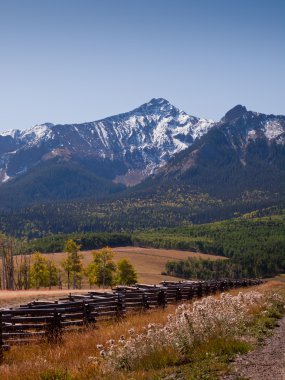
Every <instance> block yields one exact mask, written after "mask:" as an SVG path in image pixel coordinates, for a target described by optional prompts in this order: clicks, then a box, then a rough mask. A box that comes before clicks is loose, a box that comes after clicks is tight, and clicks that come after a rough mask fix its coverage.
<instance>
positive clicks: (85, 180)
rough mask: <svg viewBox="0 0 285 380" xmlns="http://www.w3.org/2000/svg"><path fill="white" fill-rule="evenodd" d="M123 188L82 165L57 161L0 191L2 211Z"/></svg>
mask: <svg viewBox="0 0 285 380" xmlns="http://www.w3.org/2000/svg"><path fill="white" fill-rule="evenodd" d="M123 189H124V186H123V185H121V184H118V185H116V184H114V183H112V181H110V180H108V179H105V178H102V177H98V176H96V175H95V174H93V173H92V172H90V171H89V170H87V169H85V168H84V167H83V166H80V165H78V164H77V163H74V162H71V161H63V160H58V159H57V158H54V159H53V160H49V161H46V162H44V163H41V164H39V165H38V166H37V167H34V168H32V169H31V170H30V171H29V172H28V173H27V174H26V175H25V176H19V177H18V178H16V179H15V180H14V181H12V182H8V183H7V184H5V186H2V187H1V189H0V204H1V208H2V210H5V209H11V208H13V209H14V208H20V207H23V206H27V205H29V204H36V203H42V202H45V203H46V202H49V201H53V202H54V201H62V200H75V199H84V198H86V197H89V198H90V197H92V199H94V200H98V199H101V198H103V197H108V196H110V195H112V194H114V193H116V192H118V191H122V190H123Z"/></svg>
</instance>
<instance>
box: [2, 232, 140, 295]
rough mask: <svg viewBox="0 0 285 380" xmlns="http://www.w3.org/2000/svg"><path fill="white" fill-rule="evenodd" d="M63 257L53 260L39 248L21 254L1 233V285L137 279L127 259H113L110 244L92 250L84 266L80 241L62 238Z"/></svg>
mask: <svg viewBox="0 0 285 380" xmlns="http://www.w3.org/2000/svg"><path fill="white" fill-rule="evenodd" d="M64 252H66V257H65V258H64V259H63V260H62V261H61V262H60V264H56V263H55V262H54V260H53V259H50V258H49V257H47V256H45V255H44V254H42V253H41V252H38V251H36V252H34V253H32V254H20V247H19V243H18V242H17V241H16V240H15V239H13V238H10V237H7V236H5V235H0V257H1V267H0V269H1V279H0V288H1V289H6V290H14V289H19V290H22V289H25V290H27V289H30V288H36V289H39V288H41V287H45V288H46V287H48V288H50V289H51V288H52V287H53V286H58V287H59V288H62V287H63V285H66V287H67V288H68V289H80V288H81V287H82V281H83V279H87V280H88V283H89V285H90V287H91V286H92V285H97V286H99V287H109V286H113V285H115V284H122V285H132V284H135V283H136V282H137V273H136V271H135V269H134V267H133V265H132V264H131V263H130V262H129V260H127V259H121V260H119V261H118V263H117V264H115V262H114V253H113V251H112V249H111V248H109V247H104V248H102V249H101V250H99V251H94V252H93V260H92V261H91V263H90V264H89V265H87V266H86V267H84V266H83V256H82V254H81V253H80V245H79V244H77V243H76V242H75V241H74V240H72V239H69V240H67V241H66V242H65V245H64Z"/></svg>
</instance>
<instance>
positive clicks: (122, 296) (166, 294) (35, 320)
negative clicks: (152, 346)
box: [0, 279, 262, 361]
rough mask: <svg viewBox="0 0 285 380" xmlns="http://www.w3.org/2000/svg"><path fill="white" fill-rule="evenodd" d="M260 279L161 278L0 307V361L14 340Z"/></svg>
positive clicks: (54, 335)
mask: <svg viewBox="0 0 285 380" xmlns="http://www.w3.org/2000/svg"><path fill="white" fill-rule="evenodd" d="M260 283H262V281H261V280H259V279H243V280H229V279H225V280H219V281H180V282H172V281H163V282H161V283H160V284H158V285H148V284H137V285H135V286H117V287H116V288H114V289H113V290H112V291H110V292H104V293H102V292H96V291H94V292H93V291H89V292H88V293H84V294H72V293H70V294H69V296H67V297H64V298H60V299H59V300H57V301H39V300H35V301H32V302H29V303H27V304H25V305H21V306H20V307H17V308H10V309H0V361H1V360H2V359H3V352H4V351H6V350H9V348H10V346H11V345H14V344H26V343H29V342H33V341H36V340H38V338H39V337H40V338H44V339H47V340H48V341H50V342H57V341H60V339H61V337H62V333H63V331H64V330H67V331H68V330H71V329H73V328H78V326H87V325H90V324H96V323H100V322H101V321H106V320H110V319H116V318H117V319H119V318H122V317H124V316H125V314H126V313H127V312H134V311H144V310H149V309H154V308H157V307H163V308H164V307H166V305H167V304H173V303H177V302H180V301H186V300H191V299H193V298H198V297H204V296H207V295H209V294H214V293H216V292H221V291H226V290H228V289H232V288H238V287H246V286H253V285H259V284H260Z"/></svg>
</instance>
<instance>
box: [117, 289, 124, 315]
mask: <svg viewBox="0 0 285 380" xmlns="http://www.w3.org/2000/svg"><path fill="white" fill-rule="evenodd" d="M124 311H125V303H124V298H123V296H122V295H121V294H118V299H117V313H116V316H117V318H119V319H121V318H123V317H124Z"/></svg>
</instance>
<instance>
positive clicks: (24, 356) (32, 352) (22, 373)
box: [0, 281, 285, 380]
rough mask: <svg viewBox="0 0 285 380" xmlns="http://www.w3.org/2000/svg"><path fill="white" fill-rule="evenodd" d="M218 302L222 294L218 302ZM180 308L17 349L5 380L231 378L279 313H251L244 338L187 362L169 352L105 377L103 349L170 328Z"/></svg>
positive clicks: (214, 344) (269, 286)
mask: <svg viewBox="0 0 285 380" xmlns="http://www.w3.org/2000/svg"><path fill="white" fill-rule="evenodd" d="M284 289H285V288H284V284H282V283H278V282H276V281H275V282H273V281H271V282H268V283H266V284H264V285H262V286H259V287H255V288H254V287H253V288H246V289H242V292H244V293H247V292H251V291H252V290H257V291H258V292H262V293H268V292H276V291H277V292H279V291H282V292H284ZM237 292H239V290H236V289H235V290H232V291H231V292H230V293H232V294H237ZM218 297H219V296H218V295H217V296H216V298H218ZM175 309H176V306H175V305H170V306H169V307H167V308H166V309H165V310H162V309H160V310H155V311H150V312H146V313H143V314H136V315H129V316H128V317H127V318H125V319H124V320H123V321H121V322H120V323H108V324H106V325H100V326H99V327H98V328H96V329H92V328H91V329H87V330H85V331H82V332H73V333H69V334H66V335H65V336H64V340H63V342H62V343H61V344H59V345H49V344H47V343H39V344H37V345H27V346H22V347H21V346H17V347H16V346H15V347H12V349H11V351H10V352H7V353H6V354H5V360H4V364H3V365H2V366H0V373H1V380H28V379H38V380H55V379H57V380H96V379H105V380H109V379H113V378H114V377H116V379H118V380H123V379H126V378H129V379H133V380H150V379H156V380H159V379H166V378H169V379H170V378H171V379H172V378H173V379H174V378H175V379H176V378H177V379H178V378H179V379H188V380H201V379H212V380H216V379H218V378H220V376H221V375H223V374H225V373H227V371H228V364H229V362H230V361H231V360H232V358H233V357H234V355H236V354H238V353H245V352H246V351H248V350H249V349H250V348H251V347H252V345H254V344H255V343H254V341H255V340H256V341H259V336H260V333H261V332H262V334H264V333H265V332H266V331H267V330H268V328H269V327H268V326H269V322H270V326H272V327H273V326H274V325H275V321H276V318H277V317H276V316H273V314H272V313H273V312H274V313H275V314H276V310H275V309H274V310H273V311H272V312H268V313H271V314H272V317H271V316H270V315H271V314H268V313H267V316H265V314H264V313H263V312H262V310H263V309H262V308H261V309H260V308H258V307H254V308H253V309H252V311H251V313H252V314H251V315H252V318H251V319H250V321H251V322H250V324H249V325H248V329H247V330H246V331H244V332H243V334H245V336H244V337H242V338H241V339H236V338H234V337H231V336H229V337H227V338H226V339H221V337H220V336H219V335H217V336H215V335H214V336H213V337H212V338H211V339H210V340H206V341H205V342H204V341H202V342H201V343H199V344H198V343H197V345H195V346H194V347H193V348H192V350H191V352H190V353H189V355H188V356H187V355H186V356H185V357H184V359H183V360H181V358H179V357H178V354H177V352H173V351H171V350H170V351H169V352H168V351H165V350H163V352H162V353H161V355H163V356H159V355H156V357H155V362H153V360H152V358H151V357H146V358H145V359H144V360H143V361H140V363H138V368H137V369H133V370H126V371H125V370H122V371H120V370H117V371H115V372H112V373H108V372H106V373H105V372H104V371H103V372H102V370H101V369H100V368H101V367H100V361H99V362H98V361H97V360H95V359H96V357H98V355H99V352H98V348H97V345H98V344H105V342H106V341H107V340H109V339H118V338H119V337H121V336H122V335H124V336H126V335H127V334H128V330H129V329H131V328H134V329H135V331H136V333H141V332H143V331H144V328H145V327H146V326H148V324H149V323H156V324H157V323H158V324H162V325H164V324H165V323H166V322H167V319H168V318H167V317H168V315H169V313H174V312H175ZM275 314H274V315H275ZM253 317H254V318H253ZM272 327H271V328H272ZM249 329H250V330H249ZM218 331H219V330H218ZM249 333H250V337H249V336H248V335H249ZM256 334H258V335H256ZM248 339H249V342H247V340H248ZM99 360H100V355H99Z"/></svg>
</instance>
